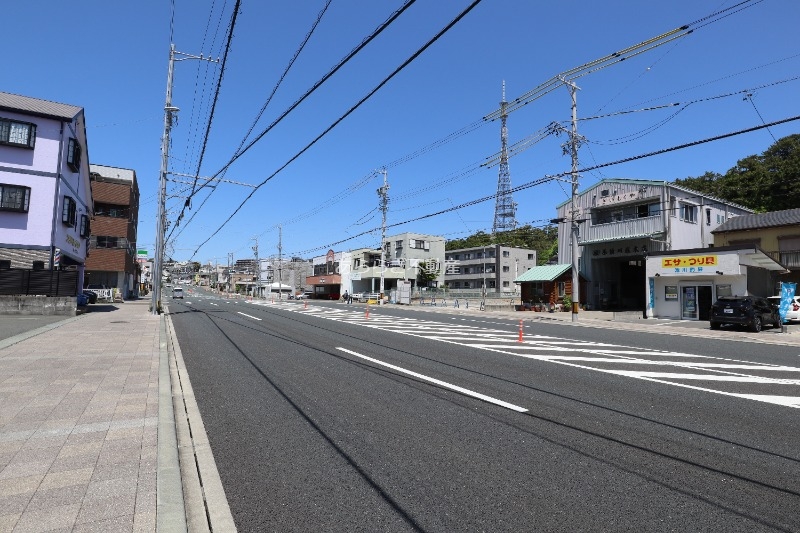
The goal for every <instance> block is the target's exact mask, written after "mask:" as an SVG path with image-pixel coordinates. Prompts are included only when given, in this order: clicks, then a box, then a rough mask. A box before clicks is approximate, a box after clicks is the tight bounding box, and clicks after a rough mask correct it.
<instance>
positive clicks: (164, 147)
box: [150, 44, 219, 315]
mask: <svg viewBox="0 0 800 533" xmlns="http://www.w3.org/2000/svg"><path fill="white" fill-rule="evenodd" d="M186 59H200V60H202V61H210V62H212V63H219V59H211V58H210V57H203V56H202V54H201V55H199V56H193V55H190V54H184V53H183V52H177V51H176V50H175V45H174V44H170V45H169V66H168V68H167V97H166V101H165V103H164V135H163V136H162V137H161V171H160V172H159V176H158V216H157V217H156V251H155V257H154V258H153V296H152V302H151V304H150V311H151V313H152V314H154V315H158V314H159V312H160V311H161V272H162V270H163V269H164V248H165V243H164V232H165V230H166V225H167V215H166V201H167V166H168V165H167V163H168V161H169V135H170V130H171V129H172V119H173V113H177V112H178V108H177V107H173V106H172V74H173V71H174V67H175V62H176V61H184V60H186Z"/></svg>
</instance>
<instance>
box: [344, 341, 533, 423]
mask: <svg viewBox="0 0 800 533" xmlns="http://www.w3.org/2000/svg"><path fill="white" fill-rule="evenodd" d="M336 349H337V350H340V351H342V352H346V353H349V354H350V355H353V356H355V357H359V358H361V359H366V360H367V361H370V362H372V363H375V364H376V365H381V366H385V367H387V368H391V369H392V370H397V371H398V372H402V373H403V374H408V375H409V376H414V377H415V378H419V379H422V380H425V381H428V382H430V383H435V384H436V385H440V386H442V387H445V388H447V389H450V390H454V391H456V392H460V393H461V394H464V395H466V396H472V397H473V398H478V399H479V400H483V401H485V402H489V403H493V404H495V405H499V406H500V407H505V408H506V409H511V410H512V411H516V412H518V413H527V412H528V410H527V409H525V408H524V407H520V406H518V405H514V404H513V403H508V402H504V401H502V400H498V399H497V398H492V397H491V396H486V395H485V394H480V393H478V392H474V391H471V390H469V389H465V388H463V387H459V386H457V385H452V384H450V383H447V382H446V381H441V380H438V379H434V378H431V377H428V376H425V375H423V374H417V373H416V372H412V371H410V370H406V369H405V368H400V367H399V366H395V365H390V364H389V363H384V362H383V361H378V360H377V359H373V358H372V357H367V356H366V355H362V354H360V353H358V352H354V351H352V350H348V349H347V348H341V347H338V346H337V347H336Z"/></svg>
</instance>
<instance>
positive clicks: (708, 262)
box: [661, 255, 717, 268]
mask: <svg viewBox="0 0 800 533" xmlns="http://www.w3.org/2000/svg"><path fill="white" fill-rule="evenodd" d="M706 266H717V256H716V255H684V256H679V257H663V258H662V259H661V268H686V267H706Z"/></svg>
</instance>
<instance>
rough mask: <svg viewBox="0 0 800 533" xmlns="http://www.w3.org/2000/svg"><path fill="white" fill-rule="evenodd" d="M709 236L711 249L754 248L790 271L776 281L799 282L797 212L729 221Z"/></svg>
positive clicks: (799, 218)
mask: <svg viewBox="0 0 800 533" xmlns="http://www.w3.org/2000/svg"><path fill="white" fill-rule="evenodd" d="M711 233H712V234H713V235H714V246H731V245H736V244H751V245H757V246H758V247H759V248H761V249H763V250H764V251H765V253H766V254H767V255H769V256H770V257H772V259H774V260H775V261H777V262H778V263H780V264H781V265H783V266H784V267H786V268H787V269H788V270H789V273H788V274H786V275H784V276H781V277H780V280H779V281H788V282H794V283H798V282H800V208H797V209H785V210H783V211H772V212H769V213H757V214H749V215H743V216H739V217H735V218H731V219H730V220H727V221H726V222H725V223H723V224H720V225H719V226H718V227H717V228H716V229H715V230H714V231H712V232H711ZM773 294H778V292H777V288H776V289H775V292H774V293H773ZM773 294H768V295H767V296H772V295H773Z"/></svg>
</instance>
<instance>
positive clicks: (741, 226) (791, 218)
mask: <svg viewBox="0 0 800 533" xmlns="http://www.w3.org/2000/svg"><path fill="white" fill-rule="evenodd" d="M799 224H800V208H797V209H784V210H783V211H770V212H769V213H756V214H753V215H739V216H737V217H733V218H731V219H729V220H726V221H725V222H723V223H722V224H720V225H719V226H717V227H716V228H715V229H714V230H713V231H712V232H711V233H725V232H726V231H739V230H749V229H765V228H775V227H778V226H796V225H799Z"/></svg>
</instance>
